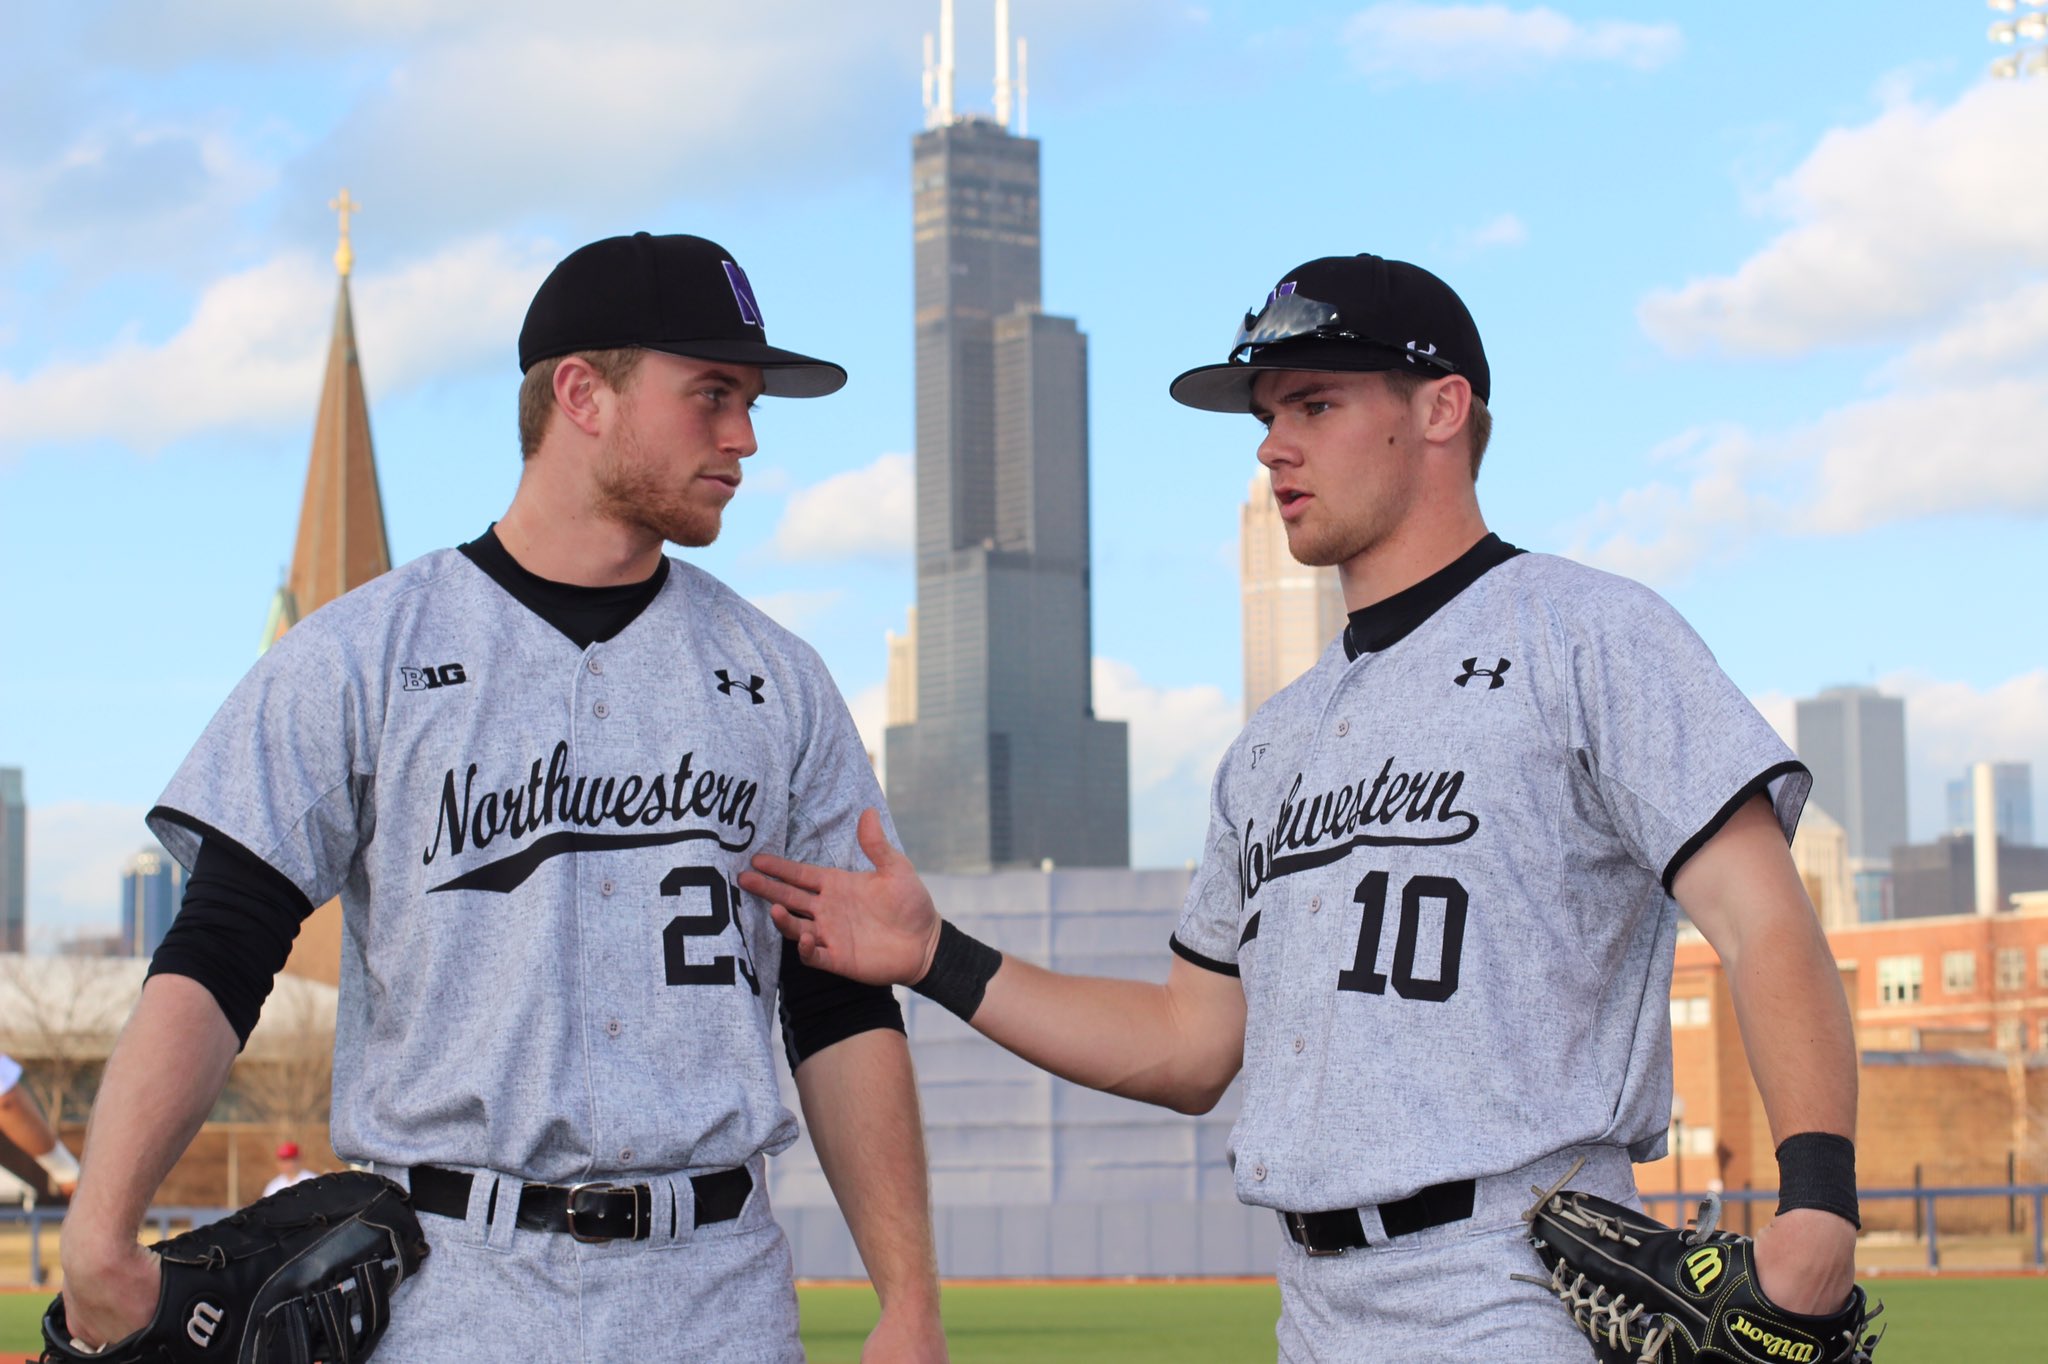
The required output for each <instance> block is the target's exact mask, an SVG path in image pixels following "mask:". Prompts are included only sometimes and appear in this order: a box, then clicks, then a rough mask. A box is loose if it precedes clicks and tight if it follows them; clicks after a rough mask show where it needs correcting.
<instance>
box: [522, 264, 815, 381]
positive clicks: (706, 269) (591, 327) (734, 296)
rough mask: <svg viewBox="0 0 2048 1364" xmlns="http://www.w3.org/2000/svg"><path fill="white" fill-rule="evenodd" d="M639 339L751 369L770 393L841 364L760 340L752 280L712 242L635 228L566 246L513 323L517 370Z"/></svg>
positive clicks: (646, 344)
mask: <svg viewBox="0 0 2048 1364" xmlns="http://www.w3.org/2000/svg"><path fill="white" fill-rule="evenodd" d="M626 346H640V347H644V348H645V349H647V350H658V351H666V352H667V353H669V354H670V355H683V356H687V357H689V358H690V359H692V360H724V361H728V362H730V363H732V364H735V365H754V366H757V367H758V368H759V369H760V370H761V374H762V379H763V380H764V381H765V383H766V385H767V387H766V389H765V391H766V392H767V393H768V394H769V395H770V396H772V397H777V398H822V397H824V396H825V395H826V394H827V393H834V392H837V391H838V390H839V389H840V388H841V387H842V386H843V385H844V384H845V383H846V371H845V370H844V369H842V368H840V367H839V366H838V365H835V364H833V363H832V362H831V361H829V360H818V359H814V358H813V357H811V356H808V355H798V354H797V353H796V352H795V351H792V350H782V349H780V348H778V347H775V346H771V345H769V344H768V333H767V330H766V328H764V327H763V326H762V324H761V305H760V303H759V302H757V301H756V300H755V298H754V286H753V285H751V284H749V283H748V282H747V272H746V271H744V270H742V269H740V267H739V265H738V263H737V262H735V261H734V260H733V258H732V253H731V252H730V251H727V250H726V249H725V248H724V247H722V246H720V245H719V244H718V243H717V242H712V241H706V240H705V239H704V238H702V237H690V236H684V235H682V234H680V233H678V234H674V235H670V236H663V237H656V236H651V235H649V234H648V233H645V232H635V233H634V234H633V235H632V236H630V237H606V238H605V239H604V240H603V241H600V242H592V243H591V244H590V245H588V246H581V247H578V248H577V249H576V250H574V251H571V252H570V253H569V255H568V257H567V258H566V259H564V260H563V261H562V263H561V264H560V265H557V266H556V267H555V268H554V269H553V270H552V271H550V272H549V274H548V277H547V278H546V279H544V280H542V281H541V285H540V290H539V292H537V293H535V294H534V296H533V302H532V303H531V304H529V305H528V307H527V309H526V324H525V325H524V326H522V327H521V328H520V329H519V372H520V373H521V374H524V373H525V372H526V371H527V370H528V369H531V368H532V367H533V365H534V363H535V362H537V361H540V360H550V359H553V358H554V357H556V356H559V355H571V354H574V353H575V352H577V351H586V350H612V349H616V348H620V347H626Z"/></svg>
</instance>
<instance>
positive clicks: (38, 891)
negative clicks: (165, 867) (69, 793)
mask: <svg viewBox="0 0 2048 1364" xmlns="http://www.w3.org/2000/svg"><path fill="white" fill-rule="evenodd" d="M143 814H144V807H142V806H140V805H112V804H96V803H88V802H84V801H59V802H56V803H54V804H50V805H32V806H30V807H29V812H28V931H29V945H30V947H31V948H32V949H34V950H36V951H54V950H56V948H57V946H58V945H59V943H61V942H62V941H63V939H65V938H67V937H71V936H74V935H76V934H80V933H111V932H113V931H114V930H115V929H117V928H119V927H120V924H121V867H122V864H124V863H125V862H127V860H128V859H129V858H130V857H133V856H134V855H135V854H136V853H137V852H139V851H141V850H142V849H143V848H147V847H153V846H155V840H154V839H152V838H151V837H150V835H149V830H148V829H146V828H144V827H143V823H142V816H143Z"/></svg>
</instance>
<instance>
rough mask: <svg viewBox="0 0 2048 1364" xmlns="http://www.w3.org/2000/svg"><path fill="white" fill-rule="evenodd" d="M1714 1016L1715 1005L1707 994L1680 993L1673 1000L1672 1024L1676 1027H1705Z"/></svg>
mask: <svg viewBox="0 0 2048 1364" xmlns="http://www.w3.org/2000/svg"><path fill="white" fill-rule="evenodd" d="M1713 1016H1714V1015H1713V1005H1712V1004H1711V1003H1709V1002H1708V999H1707V997H1706V996H1705V995H1680V996H1676V997H1674V998H1673V999H1672V1001H1671V1026H1672V1027H1674V1028H1704V1027H1706V1026H1707V1024H1708V1023H1709V1022H1710V1021H1712V1019H1713Z"/></svg>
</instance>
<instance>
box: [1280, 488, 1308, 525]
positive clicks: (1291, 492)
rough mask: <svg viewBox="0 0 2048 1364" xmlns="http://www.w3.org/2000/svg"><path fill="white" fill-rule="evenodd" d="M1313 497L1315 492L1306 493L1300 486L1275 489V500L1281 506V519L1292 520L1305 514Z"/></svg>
mask: <svg viewBox="0 0 2048 1364" xmlns="http://www.w3.org/2000/svg"><path fill="white" fill-rule="evenodd" d="M1313 499H1314V494H1312V493H1305V492H1303V491H1302V490H1301V489H1299V488H1275V489H1274V490H1273V501H1274V503H1275V504H1276V505H1277V506H1278V507H1279V508H1280V519H1281V520H1283V521H1292V520H1294V519H1295V518H1296V517H1299V516H1301V515H1303V514H1304V513H1305V512H1306V511H1307V509H1308V504H1309V503H1310V502H1311V501H1312V500H1313Z"/></svg>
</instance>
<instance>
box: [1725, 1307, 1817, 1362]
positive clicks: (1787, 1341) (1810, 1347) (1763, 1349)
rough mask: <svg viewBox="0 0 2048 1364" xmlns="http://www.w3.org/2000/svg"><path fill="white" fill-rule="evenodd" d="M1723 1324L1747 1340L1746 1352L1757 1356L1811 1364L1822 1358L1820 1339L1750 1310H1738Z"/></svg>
mask: <svg viewBox="0 0 2048 1364" xmlns="http://www.w3.org/2000/svg"><path fill="white" fill-rule="evenodd" d="M1722 1325H1723V1326H1724V1327H1726V1329H1727V1331H1728V1334H1729V1335H1731V1336H1733V1337H1735V1339H1736V1340H1738V1341H1741V1342H1742V1343H1743V1344H1742V1347H1741V1348H1742V1350H1743V1353H1745V1354H1747V1355H1748V1356H1750V1357H1751V1358H1753V1359H1785V1360H1790V1361H1792V1364H1811V1362H1812V1361H1813V1360H1816V1359H1819V1358H1820V1342H1819V1341H1818V1340H1816V1339H1814V1338H1813V1337H1812V1336H1810V1335H1807V1334H1806V1333H1805V1332H1804V1331H1795V1330H1794V1329H1792V1328H1791V1327H1790V1326H1786V1325H1783V1324H1782V1323H1780V1322H1775V1321H1772V1322H1760V1321H1757V1320H1756V1319H1755V1318H1754V1317H1752V1316H1750V1315H1749V1314H1748V1313H1747V1312H1736V1313H1734V1314H1733V1315H1732V1316H1730V1317H1728V1318H1727V1319H1726V1320H1725V1321H1724V1322H1723V1323H1722Z"/></svg>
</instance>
